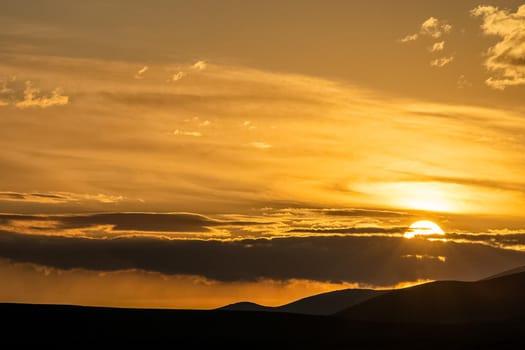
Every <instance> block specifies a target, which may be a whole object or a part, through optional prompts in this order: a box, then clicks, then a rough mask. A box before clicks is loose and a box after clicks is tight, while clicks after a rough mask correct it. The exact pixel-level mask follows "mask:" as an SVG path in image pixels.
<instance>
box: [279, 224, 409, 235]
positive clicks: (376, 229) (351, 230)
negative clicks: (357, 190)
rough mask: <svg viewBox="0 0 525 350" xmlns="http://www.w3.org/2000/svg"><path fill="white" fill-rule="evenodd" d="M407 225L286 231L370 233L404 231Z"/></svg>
mask: <svg viewBox="0 0 525 350" xmlns="http://www.w3.org/2000/svg"><path fill="white" fill-rule="evenodd" d="M407 230H408V226H398V227H341V228H296V229H293V230H289V231H288V232H310V233H316V234H345V233H348V234H372V233H405V232H406V231H407Z"/></svg>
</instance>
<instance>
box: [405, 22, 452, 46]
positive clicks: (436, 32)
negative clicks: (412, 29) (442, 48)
mask: <svg viewBox="0 0 525 350" xmlns="http://www.w3.org/2000/svg"><path fill="white" fill-rule="evenodd" d="M451 30H452V25H450V24H448V23H447V22H446V21H444V20H439V19H437V18H435V17H430V18H428V19H427V20H425V21H424V22H423V23H421V27H420V28H419V32H417V33H414V34H409V35H407V36H405V37H403V38H402V39H400V41H401V42H402V43H407V42H410V41H415V40H417V39H419V38H420V37H430V38H433V39H439V38H441V37H442V36H444V35H445V34H448V33H450V31H451Z"/></svg>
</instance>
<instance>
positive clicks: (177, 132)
mask: <svg viewBox="0 0 525 350" xmlns="http://www.w3.org/2000/svg"><path fill="white" fill-rule="evenodd" d="M173 135H183V136H194V137H201V136H202V133H201V132H199V131H185V130H179V129H176V130H175V131H173Z"/></svg>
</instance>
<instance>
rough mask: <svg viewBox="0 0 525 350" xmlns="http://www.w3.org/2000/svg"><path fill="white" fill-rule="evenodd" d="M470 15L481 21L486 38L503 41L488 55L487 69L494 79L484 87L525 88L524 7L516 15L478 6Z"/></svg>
mask: <svg viewBox="0 0 525 350" xmlns="http://www.w3.org/2000/svg"><path fill="white" fill-rule="evenodd" d="M471 14H472V15H473V16H476V17H481V18H482V20H483V23H482V25H481V28H482V29H483V33H484V34H485V35H492V36H497V37H499V39H500V41H499V42H497V43H496V44H495V45H494V46H492V47H490V48H489V49H488V51H487V58H486V60H485V67H486V68H487V70H488V71H489V72H491V73H492V74H493V75H492V76H490V77H489V78H488V79H487V80H486V81H485V83H486V84H487V85H488V86H490V87H491V88H494V89H499V90H503V89H505V88H506V87H508V86H515V85H525V55H524V53H525V5H521V6H520V7H519V8H518V9H517V11H516V12H514V13H513V12H510V11H508V10H504V9H499V8H498V7H495V6H478V7H476V8H475V9H473V10H472V11H471Z"/></svg>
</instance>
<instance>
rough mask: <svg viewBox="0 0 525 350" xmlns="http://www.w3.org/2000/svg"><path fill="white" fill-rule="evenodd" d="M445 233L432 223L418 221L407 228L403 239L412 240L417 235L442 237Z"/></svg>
mask: <svg viewBox="0 0 525 350" xmlns="http://www.w3.org/2000/svg"><path fill="white" fill-rule="evenodd" d="M444 234H445V232H444V231H443V230H442V229H441V227H439V225H438V224H436V223H435V222H433V221H430V220H420V221H416V222H414V223H413V224H412V225H410V226H409V228H408V231H407V232H405V238H414V237H415V236H419V235H444Z"/></svg>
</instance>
